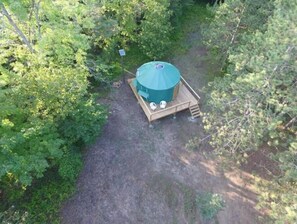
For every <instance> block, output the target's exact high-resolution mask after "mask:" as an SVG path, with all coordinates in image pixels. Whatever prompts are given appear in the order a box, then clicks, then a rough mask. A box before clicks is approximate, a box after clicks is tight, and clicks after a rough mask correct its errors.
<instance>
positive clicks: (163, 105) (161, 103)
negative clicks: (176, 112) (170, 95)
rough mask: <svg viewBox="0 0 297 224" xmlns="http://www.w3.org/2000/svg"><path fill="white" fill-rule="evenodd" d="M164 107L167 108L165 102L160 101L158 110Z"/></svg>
mask: <svg viewBox="0 0 297 224" xmlns="http://www.w3.org/2000/svg"><path fill="white" fill-rule="evenodd" d="M166 106H167V103H166V101H164V100H162V101H161V102H160V108H162V109H164V108H165V107H166Z"/></svg>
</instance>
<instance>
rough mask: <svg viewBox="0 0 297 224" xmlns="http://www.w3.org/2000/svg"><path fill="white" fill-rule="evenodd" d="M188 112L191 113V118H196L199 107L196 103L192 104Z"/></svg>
mask: <svg viewBox="0 0 297 224" xmlns="http://www.w3.org/2000/svg"><path fill="white" fill-rule="evenodd" d="M189 109H190V112H191V115H192V118H193V119H194V118H197V117H200V108H199V105H198V103H197V104H195V105H192V106H190V108H189Z"/></svg>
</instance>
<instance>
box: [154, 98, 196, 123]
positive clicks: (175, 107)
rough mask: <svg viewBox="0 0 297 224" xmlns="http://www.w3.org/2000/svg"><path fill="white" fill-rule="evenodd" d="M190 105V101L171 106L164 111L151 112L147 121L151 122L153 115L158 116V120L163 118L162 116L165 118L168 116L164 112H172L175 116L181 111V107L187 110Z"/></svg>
mask: <svg viewBox="0 0 297 224" xmlns="http://www.w3.org/2000/svg"><path fill="white" fill-rule="evenodd" d="M185 105H186V107H183V106H185ZM190 105H191V101H186V102H183V103H179V104H176V105H174V106H171V107H167V108H164V109H161V110H158V111H154V112H151V114H150V118H149V120H150V121H151V120H152V117H153V116H154V115H159V116H158V118H161V117H163V115H164V117H165V116H167V115H168V114H167V113H166V111H170V110H173V114H176V113H177V112H178V111H180V110H181V109H180V107H183V108H182V109H185V108H189V107H190ZM161 114H163V115H161Z"/></svg>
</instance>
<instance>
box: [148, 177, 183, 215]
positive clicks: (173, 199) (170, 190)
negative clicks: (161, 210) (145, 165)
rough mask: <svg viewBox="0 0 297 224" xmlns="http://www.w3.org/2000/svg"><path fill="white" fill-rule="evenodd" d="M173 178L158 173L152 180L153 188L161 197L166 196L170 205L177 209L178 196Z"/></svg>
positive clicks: (166, 200)
mask: <svg viewBox="0 0 297 224" xmlns="http://www.w3.org/2000/svg"><path fill="white" fill-rule="evenodd" d="M175 186H176V185H175V184H174V183H173V182H172V180H170V179H168V178H166V177H165V176H163V175H156V176H154V177H153V179H152V182H151V188H152V189H153V190H154V191H156V192H157V193H158V194H159V195H160V196H161V197H162V196H163V197H164V198H165V202H166V204H167V205H168V207H169V208H170V209H172V210H175V209H176V208H177V206H178V196H177V192H176V188H175Z"/></svg>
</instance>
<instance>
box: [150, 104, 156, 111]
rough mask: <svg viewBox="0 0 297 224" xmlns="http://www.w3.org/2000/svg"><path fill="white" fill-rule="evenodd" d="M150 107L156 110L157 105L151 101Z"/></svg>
mask: <svg viewBox="0 0 297 224" xmlns="http://www.w3.org/2000/svg"><path fill="white" fill-rule="evenodd" d="M150 108H151V110H153V111H154V110H156V109H157V105H156V104H155V103H154V102H151V103H150Z"/></svg>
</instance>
